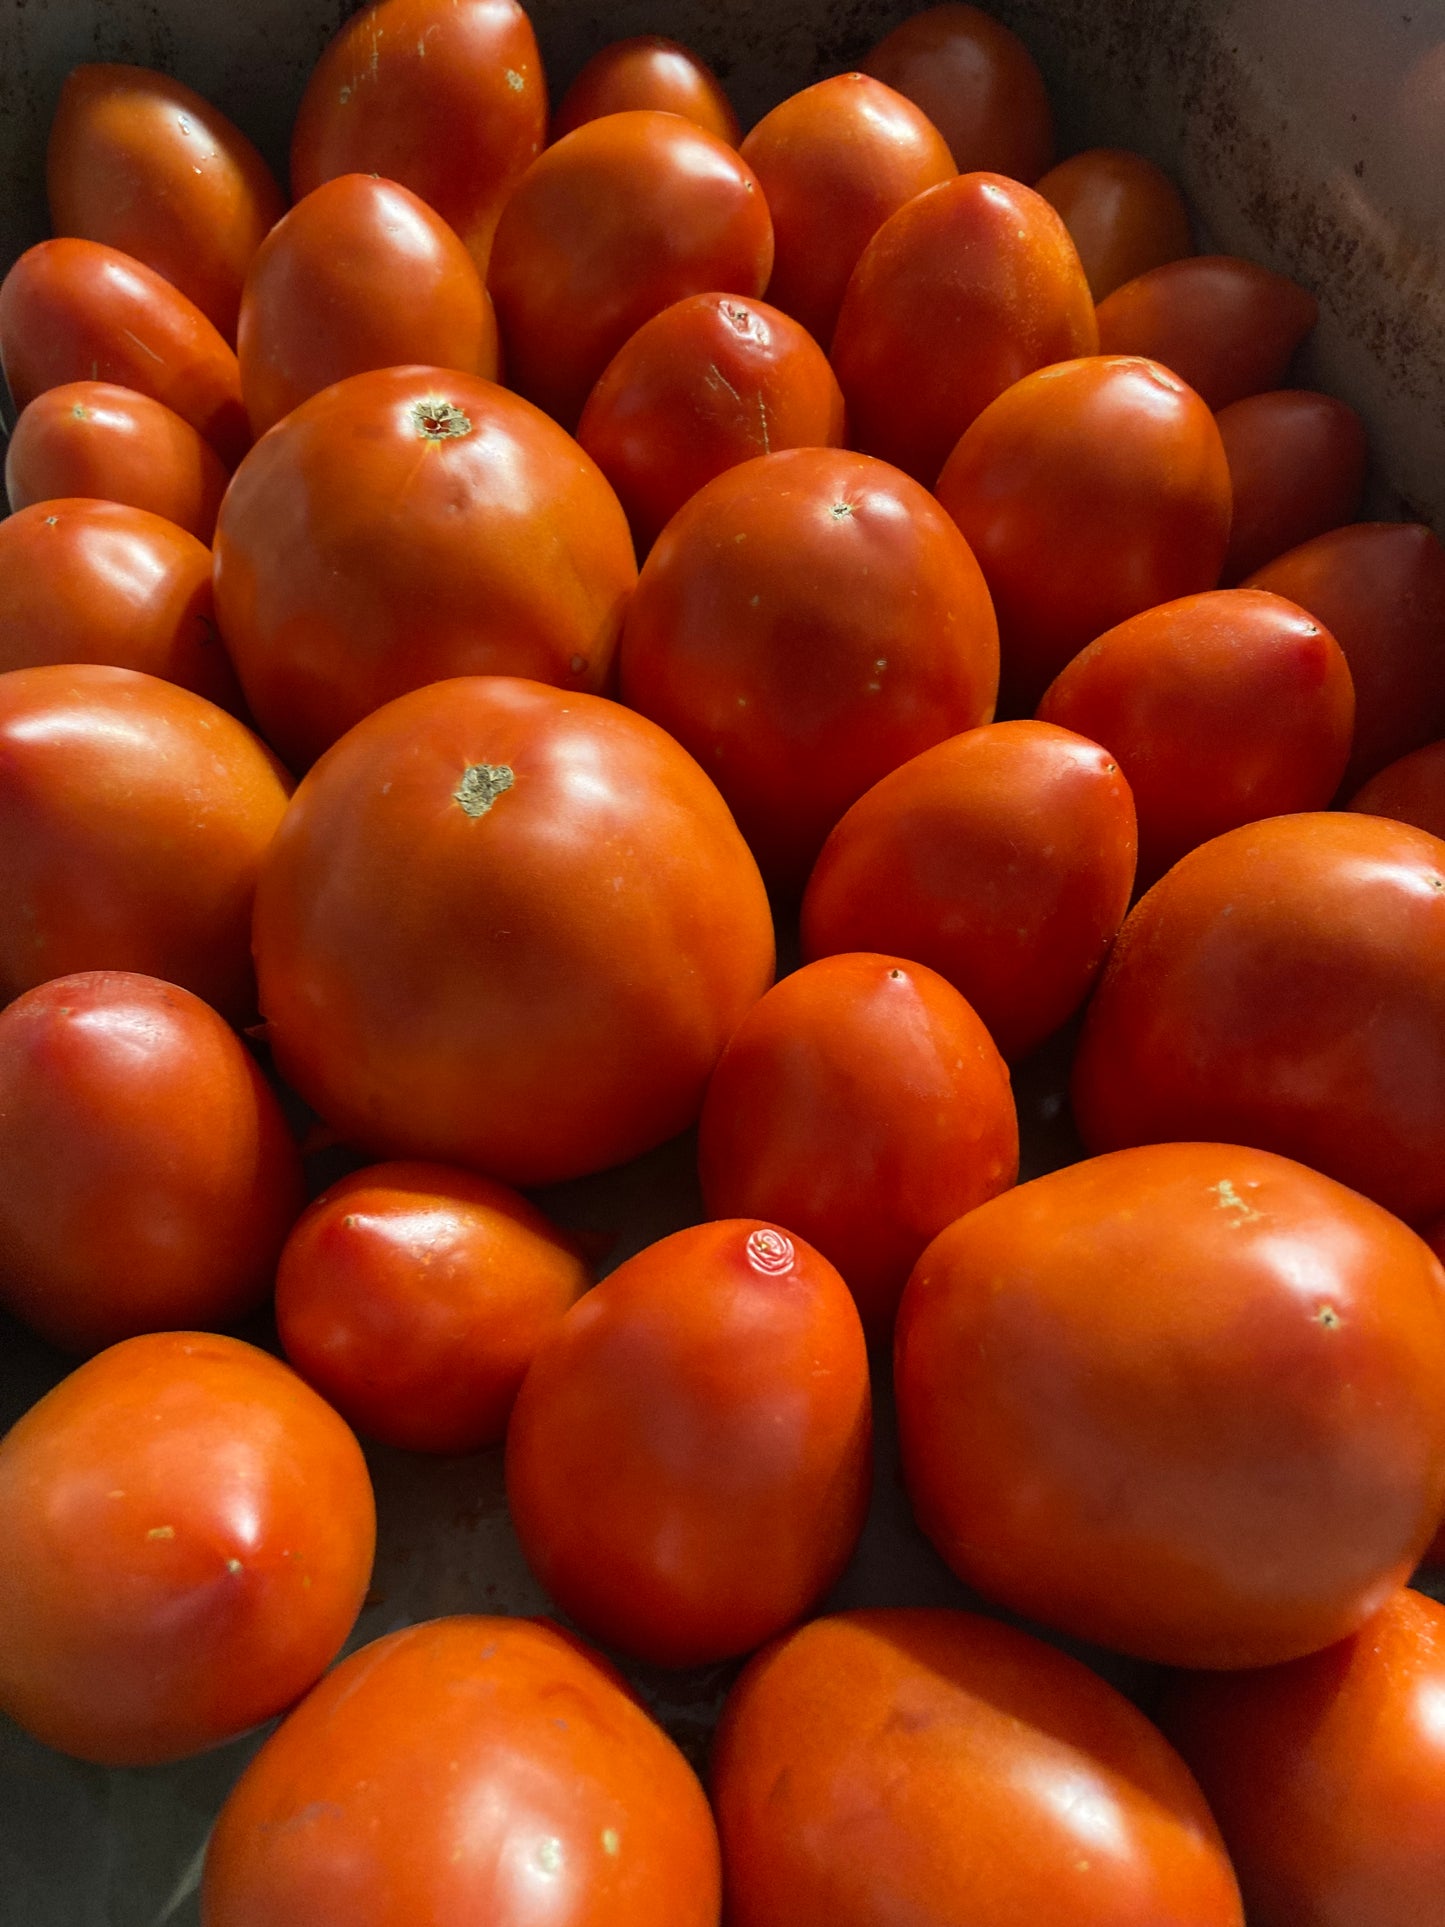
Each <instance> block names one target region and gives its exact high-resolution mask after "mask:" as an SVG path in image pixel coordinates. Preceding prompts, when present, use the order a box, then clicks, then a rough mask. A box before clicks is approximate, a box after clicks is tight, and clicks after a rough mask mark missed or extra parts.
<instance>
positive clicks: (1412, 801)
mask: <svg viewBox="0 0 1445 1927" xmlns="http://www.w3.org/2000/svg"><path fill="white" fill-rule="evenodd" d="M1345 807H1346V809H1350V810H1357V811H1359V812H1360V814H1361V815H1363V816H1388V817H1389V818H1390V819H1391V820H1392V821H1393V822H1396V823H1412V824H1413V825H1414V826H1415V828H1416V829H1417V830H1426V831H1428V832H1429V834H1430V835H1431V836H1438V837H1441V838H1442V839H1445V742H1439V743H1426V745H1425V747H1424V748H1423V749H1417V750H1412V751H1411V753H1410V754H1409V755H1408V756H1402V757H1401V758H1400V759H1399V761H1398V762H1394V763H1387V764H1386V766H1385V767H1384V769H1382V770H1381V771H1380V772H1379V774H1378V775H1376V776H1372V777H1371V778H1370V780H1369V782H1368V783H1366V784H1365V785H1364V787H1363V788H1362V789H1359V790H1356V792H1355V794H1354V795H1353V796H1352V797H1351V798H1350V800H1349V802H1348V803H1347V804H1346V805H1345Z"/></svg>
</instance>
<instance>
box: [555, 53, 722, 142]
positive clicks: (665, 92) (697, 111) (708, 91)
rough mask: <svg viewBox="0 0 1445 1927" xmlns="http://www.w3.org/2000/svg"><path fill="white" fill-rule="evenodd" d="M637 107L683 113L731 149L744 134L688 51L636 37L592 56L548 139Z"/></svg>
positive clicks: (711, 76)
mask: <svg viewBox="0 0 1445 1927" xmlns="http://www.w3.org/2000/svg"><path fill="white" fill-rule="evenodd" d="M637 108H652V109H654V110H656V111H657V112H660V113H664V114H681V115H682V117H683V119H684V120H690V121H692V122H693V123H694V125H696V126H698V127H701V128H702V129H703V130H704V131H705V132H706V133H709V134H715V135H716V136H717V138H718V139H719V140H720V141H726V142H727V144H728V146H729V147H736V146H737V144H738V137H739V135H740V134H741V132H742V129H741V128H740V127H739V126H738V117H737V115H736V114H735V113H734V112H733V109H732V103H731V101H729V99H728V97H727V95H726V94H725V93H724V92H723V88H722V83H721V82H720V81H719V80H718V77H717V75H716V74H715V73H714V72H713V71H712V69H711V68H710V67H709V66H707V64H706V63H705V62H704V61H702V60H699V58H698V56H697V55H696V54H695V53H693V51H692V50H691V48H689V47H684V46H682V45H680V44H679V42H677V41H676V40H665V39H664V38H663V37H662V36H661V35H660V34H655V33H640V34H636V35H634V36H633V37H632V38H631V39H628V40H614V41H613V42H612V43H611V44H610V45H609V46H606V47H603V48H602V49H601V50H600V52H598V53H595V54H593V56H592V58H591V59H590V60H589V61H588V62H587V64H586V65H585V66H584V67H583V68H582V70H581V72H580V73H579V74H578V75H577V78H576V79H575V80H574V81H573V82H572V85H571V86H570V87H569V88H568V89H567V91H566V93H565V94H564V95H563V96H562V100H561V103H560V105H559V106H558V108H557V111H556V113H555V114H554V115H553V116H552V139H553V140H554V141H559V140H561V139H562V137H563V135H564V134H570V133H572V132H573V130H574V129H575V128H578V127H581V126H582V125H583V123H584V122H585V121H589V120H600V119H601V118H602V116H603V115H604V114H625V113H628V112H630V111H632V110H634V109H637Z"/></svg>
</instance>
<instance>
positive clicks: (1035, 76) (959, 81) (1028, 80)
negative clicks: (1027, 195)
mask: <svg viewBox="0 0 1445 1927" xmlns="http://www.w3.org/2000/svg"><path fill="white" fill-rule="evenodd" d="M863 71H864V73H866V74H871V75H872V76H873V78H874V79H875V80H881V81H883V82H885V83H886V84H887V85H888V86H889V87H896V88H897V90H898V92H899V93H900V94H903V95H905V96H906V97H907V98H908V99H909V100H911V101H913V102H914V103H915V105H917V106H918V107H921V108H922V110H923V112H924V113H925V114H927V116H928V118H929V119H930V120H931V121H932V122H933V124H934V126H935V127H936V128H937V129H938V131H939V132H940V133H941V134H942V135H943V138H944V139H945V140H946V141H947V142H948V145H949V147H950V148H951V149H952V152H953V158H954V161H955V163H956V165H957V167H958V169H959V172H960V173H965V174H966V173H968V172H969V171H970V170H971V169H974V168H987V169H989V170H990V171H991V172H993V173H995V174H1007V175H1009V176H1011V177H1012V178H1013V179H1014V180H1018V181H1035V180H1037V179H1038V177H1039V175H1040V174H1042V173H1043V171H1044V169H1045V168H1046V167H1047V166H1048V164H1049V162H1050V161H1051V160H1052V159H1053V153H1054V122H1053V115H1052V113H1051V111H1050V109H1049V97H1048V94H1047V92H1046V90H1045V88H1044V77H1043V75H1042V74H1041V73H1040V72H1039V70H1038V67H1037V66H1036V65H1035V63H1034V58H1033V55H1032V54H1031V53H1030V52H1029V50H1028V48H1027V47H1026V46H1025V45H1024V43H1023V42H1022V40H1020V39H1019V37H1018V35H1017V34H1014V33H1010V31H1009V30H1008V28H1007V27H1006V26H1005V25H1004V24H1003V22H1002V21H1001V20H995V19H994V17H993V15H992V14H988V13H984V12H983V11H982V9H981V8H979V7H968V6H959V5H955V4H945V5H943V6H938V7H927V8H925V9H924V11H923V12H922V13H915V14H911V15H910V16H909V18H908V19H907V20H905V21H904V22H903V24H902V25H901V26H899V27H895V28H894V29H893V31H892V33H890V34H885V35H884V37H883V39H882V40H880V41H879V42H878V44H877V46H876V47H874V48H873V50H872V52H871V53H870V54H869V55H868V57H867V59H866V60H865V61H864V62H863Z"/></svg>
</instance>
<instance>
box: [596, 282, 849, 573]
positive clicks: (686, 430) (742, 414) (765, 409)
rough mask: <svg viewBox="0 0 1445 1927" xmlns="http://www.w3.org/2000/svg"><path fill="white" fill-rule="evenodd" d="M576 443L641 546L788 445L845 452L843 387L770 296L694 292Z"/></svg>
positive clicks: (620, 356) (649, 340)
mask: <svg viewBox="0 0 1445 1927" xmlns="http://www.w3.org/2000/svg"><path fill="white" fill-rule="evenodd" d="M577 439H578V441H579V442H580V443H581V444H582V446H583V448H585V449H586V451H587V453H588V454H589V455H590V456H591V457H592V459H593V461H595V462H596V464H597V466H598V467H599V468H600V469H601V470H602V473H603V474H604V475H605V476H606V477H607V479H608V481H609V482H611V484H612V486H613V488H615V489H616V491H617V495H618V499H619V500H620V501H621V503H622V506H623V508H624V509H626V511H627V517H628V520H629V522H630V523H631V525H632V532H633V535H634V536H635V537H636V540H637V545H638V548H639V549H641V550H646V549H648V548H650V547H651V545H652V543H653V542H654V541H655V540H656V539H657V536H658V534H659V533H660V532H661V530H662V528H663V526H664V524H665V523H667V522H669V521H670V520H671V519H672V517H673V516H674V515H675V514H676V513H677V511H678V509H680V508H681V507H682V505H683V503H684V502H685V501H687V500H688V498H689V497H690V496H693V495H696V493H697V491H698V490H699V489H700V488H701V487H702V486H703V484H704V483H705V482H710V481H711V480H712V478H713V477H714V475H721V473H722V472H723V470H724V469H725V468H733V467H735V466H736V465H737V464H738V463H739V462H746V461H750V460H752V459H753V457H755V456H757V455H768V454H772V453H775V452H776V451H778V450H780V449H784V448H836V447H838V445H839V444H840V443H841V442H842V440H843V394H842V390H841V389H840V388H839V386H838V383H837V380H836V378H835V377H834V374H833V370H832V369H831V368H830V367H829V366H828V360H827V357H826V356H825V355H824V353H823V350H822V349H821V348H820V347H819V346H818V344H817V342H816V341H814V340H813V338H812V336H811V335H810V334H808V332H807V331H806V329H804V328H801V327H800V326H799V325H798V323H797V322H796V321H791V320H789V318H788V316H787V315H785V314H780V313H779V311H778V310H777V309H776V308H773V307H769V306H768V305H767V303H766V302H762V301H743V300H741V299H740V298H739V297H738V296H737V295H732V294H694V295H690V296H689V297H688V298H687V300H685V301H676V302H674V303H673V305H672V306H671V307H670V308H664V309H663V311H662V313H661V314H659V315H654V316H653V317H652V319H651V321H644V322H643V324H642V326H641V327H640V328H639V329H638V331H637V333H636V334H635V335H633V336H632V337H631V339H630V340H628V341H626V342H625V343H624V344H623V345H622V347H621V348H619V349H618V351H617V353H616V354H615V355H614V356H613V357H612V359H611V361H610V362H609V363H608V364H607V367H606V369H605V370H604V371H603V374H602V378H601V380H600V381H599V382H598V383H597V386H596V387H595V388H594V389H593V390H592V393H591V395H590V396H589V397H588V399H587V406H586V407H585V408H584V409H583V410H582V419H581V421H580V422H579V423H578V424H577Z"/></svg>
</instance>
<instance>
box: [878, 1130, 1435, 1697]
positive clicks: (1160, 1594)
mask: <svg viewBox="0 0 1445 1927" xmlns="http://www.w3.org/2000/svg"><path fill="white" fill-rule="evenodd" d="M1442 1287H1445V1276H1442V1273H1441V1270H1440V1266H1439V1263H1438V1261H1437V1260H1436V1258H1435V1257H1434V1255H1433V1254H1432V1253H1431V1251H1430V1250H1429V1248H1428V1247H1427V1246H1426V1245H1425V1244H1424V1243H1423V1242H1422V1241H1421V1240H1420V1239H1418V1238H1417V1237H1416V1236H1415V1234H1414V1233H1413V1232H1411V1231H1408V1230H1407V1229H1406V1228H1405V1226H1404V1225H1402V1224H1400V1223H1399V1222H1398V1221H1397V1220H1396V1219H1395V1218H1393V1217H1391V1216H1390V1214H1389V1213H1388V1212H1386V1211H1383V1210H1381V1209H1380V1208H1379V1207H1378V1206H1376V1205H1372V1204H1371V1203H1370V1202H1369V1201H1368V1200H1367V1199H1364V1198H1361V1197H1359V1196H1358V1195H1356V1194H1355V1193H1354V1192H1351V1191H1347V1190H1346V1189H1345V1188H1344V1186H1342V1185H1337V1184H1335V1183H1334V1182H1333V1181H1332V1180H1330V1179H1328V1178H1324V1177H1321V1176H1320V1175H1319V1174H1318V1173H1317V1172H1313V1171H1309V1170H1307V1169H1306V1168H1305V1167H1304V1166H1303V1165H1297V1164H1294V1163H1292V1162H1290V1161H1289V1160H1288V1159H1284V1158H1277V1157H1274V1156H1273V1155H1271V1154H1270V1153H1268V1152H1263V1151H1249V1150H1244V1149H1241V1148H1239V1147H1238V1146H1236V1145H1228V1144H1153V1145H1147V1146H1144V1147H1143V1148H1141V1149H1136V1150H1129V1151H1120V1152H1116V1153H1115V1154H1114V1155H1112V1156H1109V1157H1101V1158H1092V1159H1090V1160H1088V1161H1086V1162H1085V1163H1083V1164H1075V1165H1070V1166H1068V1167H1067V1168H1066V1169H1064V1170H1060V1171H1054V1172H1053V1173H1051V1174H1050V1175H1049V1176H1048V1177H1043V1178H1037V1179H1035V1180H1034V1181H1033V1182H1032V1183H1031V1184H1023V1185H1020V1186H1018V1187H1017V1189H1015V1190H1013V1191H1010V1192H1007V1193H1006V1194H1005V1195H1004V1196H1003V1197H1001V1198H995V1199H993V1201H992V1202H991V1203H989V1204H985V1205H981V1206H980V1207H979V1209H978V1210H976V1211H973V1212H970V1213H969V1215H968V1216H967V1217H965V1218H960V1219H959V1221H958V1222H957V1224H955V1225H952V1226H951V1227H950V1228H949V1229H948V1230H947V1231H945V1232H944V1233H943V1234H942V1236H940V1237H938V1238H936V1239H935V1240H934V1242H933V1243H932V1245H930V1246H929V1248H928V1250H927V1251H925V1252H924V1254H923V1256H922V1258H921V1259H920V1260H919V1261H918V1265H917V1267H916V1268H915V1270H914V1272H913V1276H912V1277H911V1278H910V1279H909V1282H908V1286H907V1289H906V1290H905V1291H904V1294H903V1303H902V1306H901V1308H900V1311H899V1316H898V1330H897V1340H896V1345H895V1356H894V1374H895V1379H896V1383H897V1390H898V1410H899V1427H900V1435H901V1439H902V1446H903V1463H904V1471H905V1475H906V1478H907V1482H908V1489H909V1494H910V1496H911V1498H912V1500H913V1504H914V1508H915V1511H916V1513H917V1515H918V1519H919V1523H920V1524H921V1525H922V1526H923V1529H924V1530H925V1532H927V1534H928V1535H929V1537H930V1538H931V1539H932V1540H933V1542H934V1544H935V1545H936V1546H937V1547H938V1550H939V1551H940V1552H941V1553H942V1554H943V1556H944V1558H945V1559H946V1560H947V1561H948V1563H949V1564H950V1565H951V1566H952V1567H953V1569H954V1570H955V1572H957V1573H958V1574H959V1576H960V1577H961V1578H963V1579H964V1580H965V1581H966V1582H967V1583H968V1584H970V1585H973V1586H976V1587H977V1588H978V1590H979V1591H980V1592H981V1593H982V1594H983V1595H984V1597H985V1598H988V1599H992V1600H995V1601H997V1602H998V1603H1000V1604H1002V1605H1004V1606H1006V1607H1008V1608H1009V1609H1010V1610H1012V1611H1015V1612H1022V1613H1025V1614H1027V1615H1028V1616H1030V1617H1032V1618H1035V1619H1038V1620H1040V1621H1041V1622H1042V1623H1044V1624H1046V1625H1050V1626H1055V1627H1058V1628H1060V1629H1061V1630H1063V1631H1065V1632H1068V1633H1070V1634H1073V1635H1075V1636H1077V1637H1082V1638H1085V1639H1092V1640H1096V1641H1097V1642H1098V1643H1099V1644H1101V1645H1107V1646H1113V1647H1117V1648H1119V1649H1120V1650H1121V1651H1124V1652H1129V1653H1133V1654H1135V1655H1136V1656H1137V1657H1139V1658H1141V1659H1152V1660H1159V1661H1162V1662H1164V1663H1165V1664H1170V1665H1179V1666H1196V1667H1210V1668H1213V1667H1220V1668H1231V1667H1242V1666H1265V1665H1272V1664H1274V1663H1276V1662H1278V1661H1282V1660H1286V1659H1294V1658H1297V1657H1298V1656H1299V1655H1301V1654H1302V1653H1307V1652H1313V1651H1316V1650H1318V1649H1319V1648H1320V1647H1322V1646H1325V1645H1328V1644H1329V1643H1330V1642H1331V1641H1333V1640H1336V1639H1341V1638H1343V1637H1345V1636H1346V1635H1348V1634H1350V1633H1352V1632H1354V1631H1356V1630H1357V1629H1358V1628H1359V1627H1360V1626H1361V1625H1363V1624H1364V1622H1365V1621H1366V1620H1367V1619H1368V1618H1369V1617H1370V1615H1371V1614H1372V1613H1375V1612H1377V1611H1378V1610H1379V1609H1380V1607H1381V1606H1382V1605H1383V1604H1384V1603H1385V1601H1386V1600H1387V1599H1388V1597H1389V1596H1390V1594H1391V1592H1393V1591H1394V1589H1395V1588H1396V1587H1397V1586H1399V1585H1401V1584H1403V1582H1404V1581H1405V1579H1407V1578H1408V1577H1409V1574H1410V1572H1411V1570H1412V1569H1413V1567H1414V1564H1415V1561H1416V1560H1417V1559H1418V1558H1419V1556H1420V1553H1421V1552H1422V1551H1423V1549H1424V1547H1425V1545H1426V1544H1427V1543H1428V1541H1429V1538H1430V1535H1431V1533H1432V1532H1433V1530H1434V1528H1435V1524H1436V1521H1437V1519H1438V1517H1439V1513H1440V1508H1441V1506H1442V1503H1445V1400H1442V1399H1441V1397H1440V1386H1441V1383H1442V1377H1441V1374H1442V1370H1445V1289H1442Z"/></svg>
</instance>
